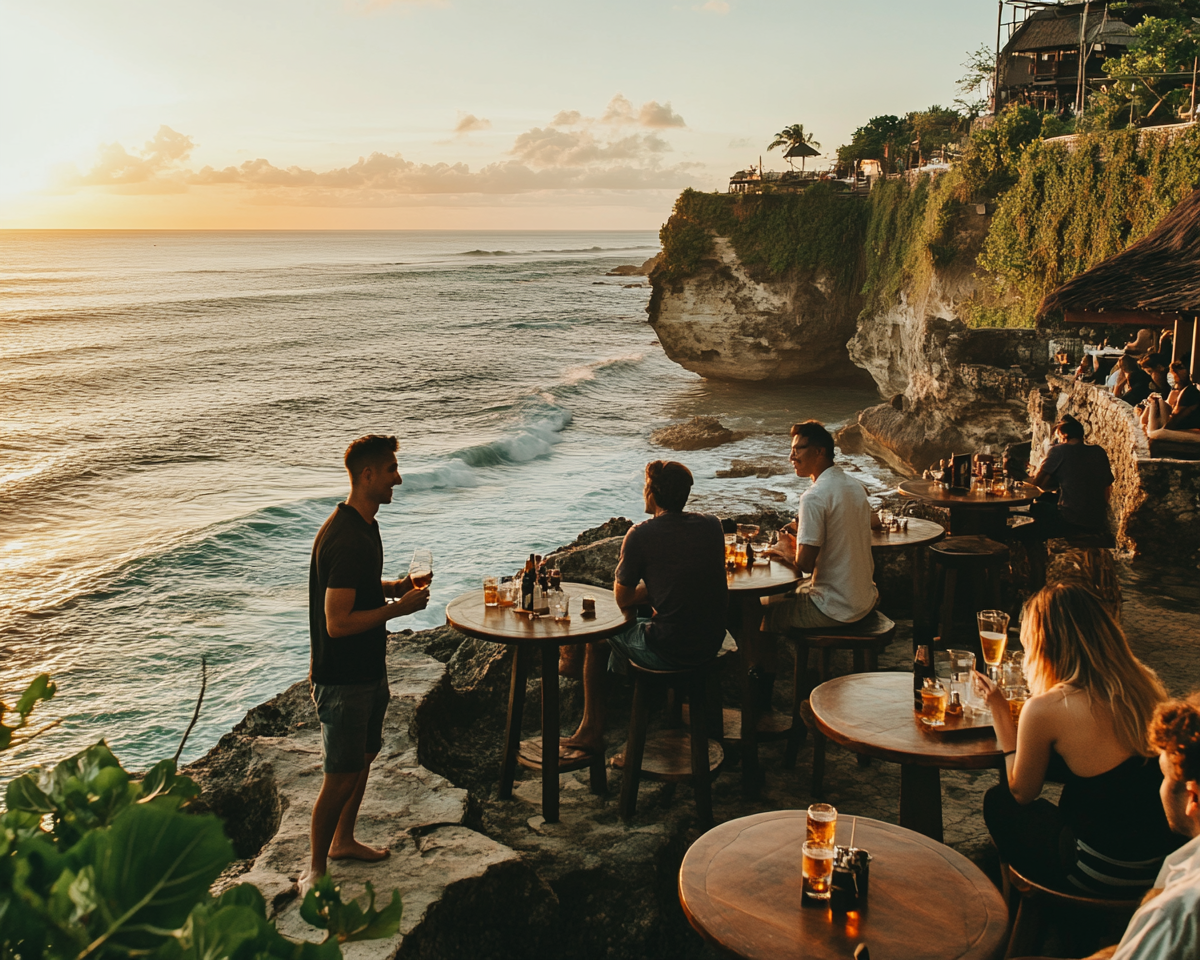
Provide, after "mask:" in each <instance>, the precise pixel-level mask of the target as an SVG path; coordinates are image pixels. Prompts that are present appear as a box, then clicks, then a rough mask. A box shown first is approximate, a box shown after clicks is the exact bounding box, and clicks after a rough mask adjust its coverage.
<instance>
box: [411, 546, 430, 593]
mask: <svg viewBox="0 0 1200 960" xmlns="http://www.w3.org/2000/svg"><path fill="white" fill-rule="evenodd" d="M408 575H409V576H410V577H411V578H412V585H413V587H414V588H416V589H417V590H420V589H421V588H422V587H427V586H429V582H430V581H431V580H432V579H433V551H432V550H425V549H417V550H414V551H413V555H412V562H411V563H410V564H409V565H408Z"/></svg>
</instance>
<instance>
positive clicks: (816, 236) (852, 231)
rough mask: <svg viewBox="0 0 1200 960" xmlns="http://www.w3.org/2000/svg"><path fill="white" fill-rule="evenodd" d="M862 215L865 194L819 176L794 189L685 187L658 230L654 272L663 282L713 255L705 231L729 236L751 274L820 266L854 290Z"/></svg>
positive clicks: (840, 285)
mask: <svg viewBox="0 0 1200 960" xmlns="http://www.w3.org/2000/svg"><path fill="white" fill-rule="evenodd" d="M869 216H870V212H869V209H868V205H867V203H866V202H865V201H863V200H861V199H857V198H847V197H839V196H837V194H836V193H834V191H833V189H832V188H831V187H829V186H827V185H825V184H817V185H815V186H813V187H811V188H809V189H808V190H806V191H804V192H803V193H797V194H755V195H750V196H743V195H740V194H723V193H701V192H699V191H697V190H685V191H683V193H682V194H681V195H680V196H679V198H678V199H677V200H676V201H675V209H674V210H673V211H672V212H671V218H670V219H669V220H668V221H667V222H666V223H665V224H663V227H662V229H661V230H660V231H659V239H660V240H661V241H662V247H663V255H662V261H661V263H660V266H659V271H660V276H661V277H662V279H663V280H665V281H666V282H668V283H670V282H673V281H676V280H681V279H683V278H684V277H688V276H691V275H692V274H693V273H695V272H696V270H697V269H698V268H699V266H700V261H701V260H703V259H705V258H706V257H711V256H712V255H713V239H712V238H713V237H714V236H718V237H728V238H729V240H730V242H731V243H732V244H733V249H734V251H735V252H736V253H737V255H738V259H739V260H741V262H742V263H743V264H744V265H745V266H746V268H747V269H748V270H749V271H750V273H751V275H753V276H754V277H755V278H756V279H774V278H783V277H785V276H788V275H790V274H792V273H794V272H795V271H812V272H814V273H827V274H828V275H829V276H830V277H831V279H832V280H833V282H834V284H835V285H836V286H837V287H838V288H839V289H840V290H842V291H844V292H849V293H854V292H857V289H858V287H859V285H860V284H861V263H862V258H861V254H860V251H861V249H862V245H863V241H864V238H865V235H866V229H867V221H868V218H869Z"/></svg>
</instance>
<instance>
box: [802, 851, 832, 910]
mask: <svg viewBox="0 0 1200 960" xmlns="http://www.w3.org/2000/svg"><path fill="white" fill-rule="evenodd" d="M801 849H802V851H803V854H802V855H803V858H804V859H803V863H802V865H801V869H802V871H803V873H804V896H806V897H809V898H811V899H813V900H828V899H829V894H830V891H831V888H832V884H831V882H830V881H831V880H832V879H833V847H832V845H830V846H826V845H825V844H820V843H808V842H806V843H805V844H804V846H803V847H802V848H801Z"/></svg>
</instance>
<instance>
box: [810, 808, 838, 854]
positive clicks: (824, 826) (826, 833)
mask: <svg viewBox="0 0 1200 960" xmlns="http://www.w3.org/2000/svg"><path fill="white" fill-rule="evenodd" d="M835 833H837V808H836V807H834V806H833V805H832V804H829V803H814V804H813V805H812V806H811V807H809V808H808V831H807V834H806V836H807V839H808V842H809V843H816V844H824V845H825V846H828V847H832V846H833V836H834V834H835Z"/></svg>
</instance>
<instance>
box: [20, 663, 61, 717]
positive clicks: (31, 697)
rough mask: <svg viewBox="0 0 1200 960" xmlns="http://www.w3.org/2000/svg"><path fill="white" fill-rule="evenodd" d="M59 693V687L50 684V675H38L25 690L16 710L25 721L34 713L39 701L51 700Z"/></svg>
mask: <svg viewBox="0 0 1200 960" xmlns="http://www.w3.org/2000/svg"><path fill="white" fill-rule="evenodd" d="M57 692H58V687H56V686H55V685H54V684H53V683H51V682H50V674H48V673H41V674H38V676H37V677H35V678H34V681H33V683H31V684H30V685H29V686H28V687H27V688H26V689H25V692H24V693H23V694H21V699H20V700H18V701H17V705H16V707H15V708H14V709H15V710H16V712H17V713H19V714H20V715H21V717H22V719H24V718H25V717H27V716H29V714H31V713H32V712H33V708H34V706H35V705H36V704H37V702H38V701H39V700H49V699H50V698H51V697H53V696H54V694H55V693H57Z"/></svg>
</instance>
